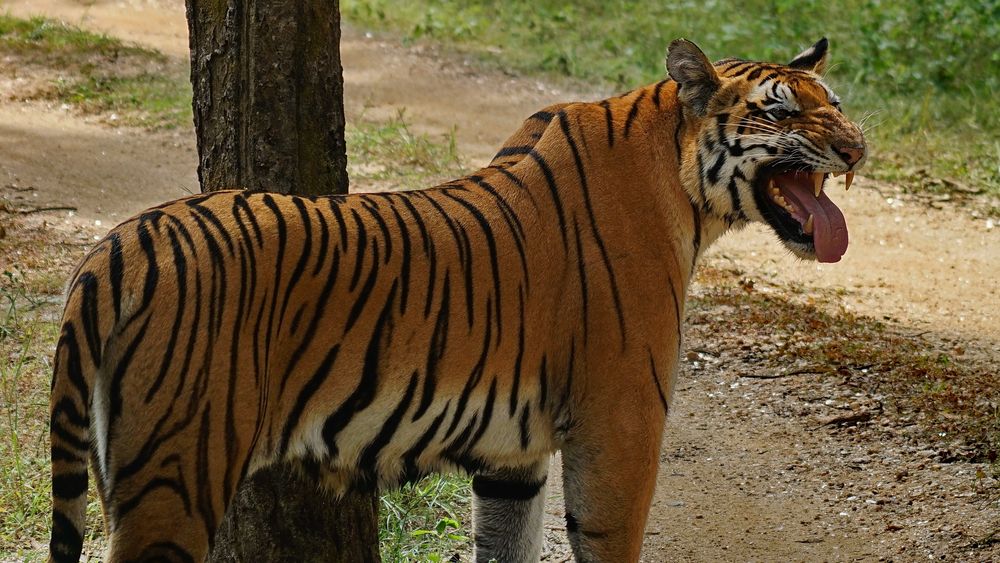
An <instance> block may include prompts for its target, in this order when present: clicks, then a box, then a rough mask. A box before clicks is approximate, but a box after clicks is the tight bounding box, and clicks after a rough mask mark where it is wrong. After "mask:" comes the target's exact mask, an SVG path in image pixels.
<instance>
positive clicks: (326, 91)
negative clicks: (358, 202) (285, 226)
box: [187, 0, 347, 195]
mask: <svg viewBox="0 0 1000 563" xmlns="http://www.w3.org/2000/svg"><path fill="white" fill-rule="evenodd" d="M187 16H188V29H189V31H190V43H191V84H192V85H193V86H194V123H195V129H196V131H197V137H198V159H199V163H198V179H199V180H200V181H201V186H202V190H203V191H209V190H216V189H224V188H237V187H240V188H246V189H250V190H262V191H270V192H281V193H299V194H311V195H320V194H328V193H336V192H343V193H346V192H347V156H346V150H345V143H344V87H343V71H342V69H341V66H340V8H339V2H338V1H329V0H312V1H309V0H306V1H299V2H295V1H289V0H242V1H241V0H187Z"/></svg>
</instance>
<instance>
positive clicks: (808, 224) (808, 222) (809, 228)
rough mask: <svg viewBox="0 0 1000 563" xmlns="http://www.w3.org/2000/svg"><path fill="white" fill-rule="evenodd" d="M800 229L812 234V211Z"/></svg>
mask: <svg viewBox="0 0 1000 563" xmlns="http://www.w3.org/2000/svg"><path fill="white" fill-rule="evenodd" d="M802 230H803V231H804V232H805V233H806V234H807V235H811V234H813V216H812V213H810V214H809V218H808V219H806V224H805V225H803V226H802Z"/></svg>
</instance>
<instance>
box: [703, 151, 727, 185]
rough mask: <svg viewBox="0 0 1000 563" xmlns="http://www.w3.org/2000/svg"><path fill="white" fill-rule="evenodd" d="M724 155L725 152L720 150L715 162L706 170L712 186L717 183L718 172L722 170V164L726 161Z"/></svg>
mask: <svg viewBox="0 0 1000 563" xmlns="http://www.w3.org/2000/svg"><path fill="white" fill-rule="evenodd" d="M726 156H727V155H726V153H724V152H720V153H719V154H718V156H716V158H715V162H714V163H713V164H712V166H711V167H710V168H709V169H708V172H706V175H707V177H708V183H709V184H712V185H713V186H714V185H715V184H717V183H719V172H721V171H722V165H723V164H725V163H726Z"/></svg>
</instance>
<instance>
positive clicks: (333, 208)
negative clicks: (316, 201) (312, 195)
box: [327, 197, 347, 250]
mask: <svg viewBox="0 0 1000 563" xmlns="http://www.w3.org/2000/svg"><path fill="white" fill-rule="evenodd" d="M327 202H329V204H330V212H331V213H333V218H334V219H336V221H337V230H338V231H339V232H340V247H341V248H343V249H344V250H347V223H346V222H345V221H344V214H343V213H341V211H340V204H341V203H343V202H344V199H343V198H335V197H329V198H327Z"/></svg>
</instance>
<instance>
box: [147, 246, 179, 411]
mask: <svg viewBox="0 0 1000 563" xmlns="http://www.w3.org/2000/svg"><path fill="white" fill-rule="evenodd" d="M167 237H168V238H169V239H170V247H171V250H172V251H173V256H174V272H175V277H176V279H177V297H178V300H177V305H178V306H177V307H175V308H174V313H175V315H174V322H173V327H172V328H171V330H170V338H169V339H168V340H167V346H166V348H165V349H164V352H163V359H162V360H161V361H160V371H159V373H158V374H157V376H156V379H154V380H153V384H152V385H150V387H149V391H147V392H146V397H145V403H146V404H147V405H148V404H149V403H150V401H152V400H153V397H154V396H155V395H156V392H157V391H159V390H160V386H161V385H163V382H164V381H165V380H166V377H167V371H168V370H169V369H170V368H171V367H172V366H173V365H174V361H175V360H176V357H175V355H174V354H175V348H176V346H177V339H178V338H179V337H180V334H181V333H182V332H183V331H182V330H181V321H182V320H183V319H184V311H185V309H186V308H185V307H184V299H185V296H186V294H187V260H186V258H185V256H184V249H183V248H181V242H180V240H179V239H178V238H177V233H176V232H175V229H174V228H173V227H170V228H168V229H167Z"/></svg>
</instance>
